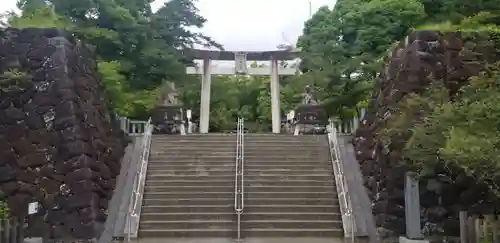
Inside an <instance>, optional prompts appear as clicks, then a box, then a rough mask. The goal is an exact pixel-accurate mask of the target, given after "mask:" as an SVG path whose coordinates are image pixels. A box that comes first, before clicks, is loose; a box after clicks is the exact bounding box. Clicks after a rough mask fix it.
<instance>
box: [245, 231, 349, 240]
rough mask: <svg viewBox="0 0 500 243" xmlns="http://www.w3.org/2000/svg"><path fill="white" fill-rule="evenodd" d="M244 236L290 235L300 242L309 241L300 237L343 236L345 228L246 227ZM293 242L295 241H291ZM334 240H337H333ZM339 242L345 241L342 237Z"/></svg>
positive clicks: (280, 236) (281, 236)
mask: <svg viewBox="0 0 500 243" xmlns="http://www.w3.org/2000/svg"><path fill="white" fill-rule="evenodd" d="M242 236H243V237H244V238H249V237H263V238H266V237H273V238H274V237H279V238H283V237H290V238H294V239H293V240H294V241H295V240H296V241H298V242H309V239H308V238H304V239H303V240H301V239H300V238H299V237H315V238H316V237H328V238H332V237H342V236H344V230H343V229H342V228H328V229H303V228H287V229H277V228H269V229H244V230H243V231H242ZM289 242H293V241H289ZM332 242H336V241H335V240H333V241H332ZM339 242H343V240H342V239H340V240H339Z"/></svg>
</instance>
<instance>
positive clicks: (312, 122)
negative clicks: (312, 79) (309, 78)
mask: <svg viewBox="0 0 500 243" xmlns="http://www.w3.org/2000/svg"><path fill="white" fill-rule="evenodd" d="M312 90H313V89H312V87H311V86H310V85H307V86H306V87H305V88H304V93H303V94H302V104H300V105H298V106H297V108H296V109H295V111H294V112H293V113H294V115H295V121H294V123H295V131H294V134H295V135H298V134H299V133H303V134H317V133H325V131H326V130H325V129H326V125H327V122H328V121H327V119H326V116H325V114H324V111H323V107H322V106H321V105H320V104H318V102H317V101H316V100H315V99H314V96H313V91H312Z"/></svg>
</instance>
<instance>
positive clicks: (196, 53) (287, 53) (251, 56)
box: [182, 49, 298, 61]
mask: <svg viewBox="0 0 500 243" xmlns="http://www.w3.org/2000/svg"><path fill="white" fill-rule="evenodd" d="M237 52H238V51H214V50H200V49H185V50H183V51H182V53H183V54H184V55H185V56H188V57H193V58H194V59H198V60H201V59H205V58H209V59H211V60H220V61H233V60H234V54H235V53H237ZM297 52H298V50H274V51H249V52H244V53H246V54H247V61H267V60H271V57H273V58H275V59H277V60H292V59H295V58H296V57H297Z"/></svg>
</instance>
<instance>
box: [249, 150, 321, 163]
mask: <svg viewBox="0 0 500 243" xmlns="http://www.w3.org/2000/svg"><path fill="white" fill-rule="evenodd" d="M244 155H245V161H248V162H253V161H256V162H257V161H276V162H279V161H309V160H315V161H317V160H320V161H329V160H330V159H329V155H326V154H308V153H298V154H295V153H293V152H288V153H283V154H275V153H269V154H262V153H253V154H250V153H247V152H245V154H244Z"/></svg>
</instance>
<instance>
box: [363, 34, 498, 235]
mask: <svg viewBox="0 0 500 243" xmlns="http://www.w3.org/2000/svg"><path fill="white" fill-rule="evenodd" d="M490 37H491V36H488V35H484V33H483V34H480V33H475V34H474V33H473V34H471V33H446V34H443V33H440V32H438V31H417V32H414V33H412V34H411V35H409V36H408V37H407V38H406V39H405V40H404V41H402V42H401V43H399V45H398V46H397V47H396V48H395V49H394V50H392V51H391V52H390V53H389V55H388V57H387V58H386V59H385V63H386V64H385V66H384V69H383V70H381V72H380V74H379V76H378V78H377V79H376V82H375V90H374V92H373V94H372V99H371V104H370V107H369V109H368V111H367V114H366V116H365V118H364V120H363V121H362V122H361V126H360V129H358V131H357V132H356V138H355V141H354V143H355V147H356V150H357V159H358V161H359V163H360V166H361V169H362V173H363V176H364V180H365V186H366V187H367V189H368V191H369V194H370V197H371V198H372V201H373V212H374V214H375V219H376V224H377V226H378V227H379V228H378V229H379V232H380V233H381V235H382V236H387V235H402V234H404V233H405V230H406V229H405V210H404V178H405V172H406V171H408V170H409V168H408V166H406V165H405V164H406V163H405V161H403V160H404V158H403V157H402V150H403V148H404V146H405V144H406V142H407V140H408V135H407V134H401V135H399V136H394V137H391V141H390V143H389V144H387V143H384V142H383V141H381V140H380V139H379V138H378V137H377V133H379V132H380V131H381V130H382V129H384V128H386V127H387V126H386V125H387V124H386V121H387V119H388V118H389V117H390V116H391V115H393V113H394V111H395V109H396V108H397V104H398V102H400V101H401V100H402V99H403V98H404V97H405V96H407V95H408V94H411V93H415V94H421V93H422V92H423V91H424V90H426V89H427V88H428V87H429V86H430V85H431V84H433V83H442V84H443V85H444V86H445V87H446V88H447V89H448V91H449V93H450V94H452V96H453V94H455V93H456V92H457V91H458V89H459V88H460V87H462V86H463V85H464V84H466V83H467V81H468V78H469V77H471V76H476V75H477V74H478V73H479V72H480V71H481V70H483V67H484V66H485V65H486V63H493V62H495V61H498V60H500V53H499V52H498V50H500V48H499V46H498V45H499V44H500V43H495V42H494V41H493V39H492V38H490ZM418 116H419V115H418V114H417V115H416V116H415V119H418V118H419V117H418ZM435 169H436V171H435V172H436V174H440V176H439V177H432V178H423V179H422V180H421V181H420V195H421V199H420V202H421V215H422V229H423V230H424V231H429V233H431V234H433V233H436V232H440V231H441V232H442V231H444V232H446V234H448V235H450V234H451V235H458V232H459V223H458V211H460V210H463V209H467V210H469V211H472V212H473V211H477V212H479V213H491V212H492V211H493V210H495V206H494V205H497V206H498V205H500V204H498V200H497V199H496V197H494V196H492V195H491V194H490V193H489V192H488V189H487V187H486V186H484V185H481V184H479V183H477V182H476V181H475V180H474V179H472V178H470V177H468V176H466V175H465V173H464V171H462V170H460V169H458V168H451V169H450V168H435ZM437 188H439V189H437Z"/></svg>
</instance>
